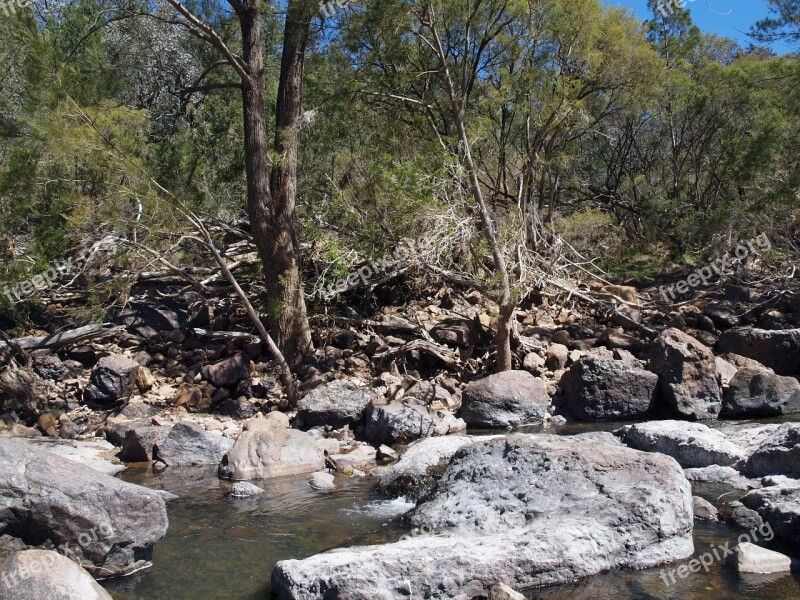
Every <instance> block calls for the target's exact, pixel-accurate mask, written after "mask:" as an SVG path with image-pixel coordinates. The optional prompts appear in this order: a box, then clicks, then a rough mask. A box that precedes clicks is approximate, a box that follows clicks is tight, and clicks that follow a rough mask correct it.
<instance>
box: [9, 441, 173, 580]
mask: <svg viewBox="0 0 800 600" xmlns="http://www.w3.org/2000/svg"><path fill="white" fill-rule="evenodd" d="M0 497H3V498H4V499H5V500H4V502H3V503H2V505H0V533H6V534H9V535H13V536H14V537H18V538H21V539H22V540H23V541H25V542H26V543H27V544H30V545H40V544H43V543H45V542H47V541H49V542H51V543H52V544H53V545H54V546H56V547H58V548H59V549H63V550H64V551H65V552H69V553H70V554H71V555H72V556H74V557H75V558H77V559H80V561H81V563H82V564H83V566H84V567H85V568H86V569H87V570H88V571H89V572H90V573H91V574H92V575H94V576H95V577H114V576H119V575H125V574H128V573H131V572H133V571H135V570H137V569H140V568H142V567H143V566H148V561H149V560H150V559H151V557H152V552H153V545H154V544H155V543H156V542H157V541H158V540H160V539H161V538H163V537H164V535H165V534H166V532H167V524H168V521H167V511H166V507H165V505H164V499H163V498H162V496H161V495H160V494H159V493H157V492H155V491H153V490H148V489H146V488H143V487H140V486H138V485H133V484H130V483H125V482H124V481H120V480H119V479H115V478H113V477H110V476H108V475H104V474H102V473H99V472H97V471H95V470H93V469H90V468H89V467H86V466H84V465H81V464H78V463H76V462H73V461H71V460H67V459H65V458H61V457H60V456H57V455H55V454H51V453H49V452H46V451H44V450H38V449H36V448H33V447H31V446H29V445H27V444H25V443H23V442H18V441H15V440H10V439H3V440H0Z"/></svg>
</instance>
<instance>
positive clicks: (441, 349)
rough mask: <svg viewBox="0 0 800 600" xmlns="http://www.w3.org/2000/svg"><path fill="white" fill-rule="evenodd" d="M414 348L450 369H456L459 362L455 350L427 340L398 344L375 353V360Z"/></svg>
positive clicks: (410, 350)
mask: <svg viewBox="0 0 800 600" xmlns="http://www.w3.org/2000/svg"><path fill="white" fill-rule="evenodd" d="M414 350H418V351H419V352H422V353H424V354H428V355H430V356H434V357H436V358H438V359H439V360H441V361H442V362H443V363H444V364H445V365H447V366H448V367H450V368H451V369H457V368H458V367H459V365H460V363H461V358H460V357H459V355H458V354H457V353H456V352H454V351H453V350H451V349H450V348H447V347H445V346H441V345H439V344H435V343H434V342H429V341H427V340H412V341H410V342H408V343H407V344H404V345H402V346H400V347H399V348H392V349H391V350H387V351H386V352H382V353H380V354H376V355H375V356H374V358H375V359H377V360H383V359H385V358H393V357H395V356H400V355H402V354H406V353H407V352H413V351H414Z"/></svg>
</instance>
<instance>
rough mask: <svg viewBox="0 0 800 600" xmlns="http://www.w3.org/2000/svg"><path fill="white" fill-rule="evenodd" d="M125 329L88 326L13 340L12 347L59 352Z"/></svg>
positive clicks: (4, 343)
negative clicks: (61, 349)
mask: <svg viewBox="0 0 800 600" xmlns="http://www.w3.org/2000/svg"><path fill="white" fill-rule="evenodd" d="M124 329H125V328H124V327H109V326H108V325H86V326H84V327H78V328H77V329H70V330H69V331H62V332H60V333H54V334H52V335H44V336H39V337H24V338H18V339H16V340H12V346H18V347H19V348H22V349H23V350H25V351H27V352H30V351H32V350H58V349H60V348H63V347H65V346H70V345H72V344H78V343H80V342H87V341H89V340H95V339H100V338H104V337H108V336H110V335H118V334H120V333H121V332H122V331H124ZM7 347H8V344H7V343H6V342H0V348H3V349H5V348H7Z"/></svg>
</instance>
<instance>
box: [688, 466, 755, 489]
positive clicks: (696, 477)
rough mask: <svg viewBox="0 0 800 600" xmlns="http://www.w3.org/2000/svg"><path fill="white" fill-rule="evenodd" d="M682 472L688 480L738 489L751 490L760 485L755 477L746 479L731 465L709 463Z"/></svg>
mask: <svg viewBox="0 0 800 600" xmlns="http://www.w3.org/2000/svg"><path fill="white" fill-rule="evenodd" d="M683 474H684V475H686V479H688V480H689V481H698V482H701V483H721V484H724V485H728V486H730V487H734V488H736V489H739V490H752V489H755V488H759V487H761V483H760V482H759V481H758V480H757V479H748V478H747V477H745V476H744V475H742V474H741V473H740V472H739V471H737V470H736V469H734V468H733V467H721V466H719V465H711V466H710V467H699V468H692V469H684V470H683Z"/></svg>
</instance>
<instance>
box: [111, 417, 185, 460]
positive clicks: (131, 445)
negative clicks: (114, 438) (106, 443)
mask: <svg viewBox="0 0 800 600" xmlns="http://www.w3.org/2000/svg"><path fill="white" fill-rule="evenodd" d="M170 431H172V426H171V425H144V426H141V427H134V428H131V429H129V430H128V431H127V433H126V434H125V439H124V440H123V441H122V448H121V449H120V451H119V458H120V460H124V461H126V462H150V461H152V460H153V453H154V451H155V447H156V446H157V445H159V444H163V443H164V441H165V440H166V439H167V436H168V435H169V433H170Z"/></svg>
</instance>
